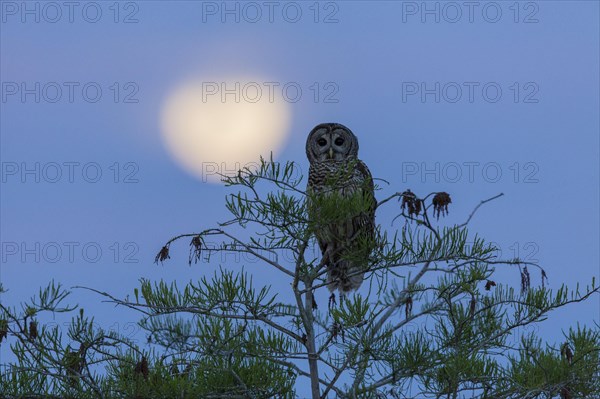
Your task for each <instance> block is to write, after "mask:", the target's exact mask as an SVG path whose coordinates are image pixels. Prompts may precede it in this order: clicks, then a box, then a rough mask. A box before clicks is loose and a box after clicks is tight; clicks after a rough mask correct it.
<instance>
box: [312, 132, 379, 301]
mask: <svg viewBox="0 0 600 399" xmlns="http://www.w3.org/2000/svg"><path fill="white" fill-rule="evenodd" d="M306 156H307V157H308V160H309V162H310V170H309V174H308V187H307V193H308V198H309V202H308V217H309V221H310V222H311V223H312V224H313V226H315V227H314V230H315V236H316V238H317V241H318V242H319V246H320V248H321V253H322V256H323V262H322V263H323V264H324V265H325V266H326V267H327V282H328V288H329V290H330V291H335V290H336V289H337V290H339V291H340V293H346V292H348V291H351V290H355V289H358V288H359V287H360V285H361V284H362V282H363V278H364V274H365V271H366V270H367V268H368V264H369V255H370V253H371V251H372V248H373V245H374V239H375V207H376V204H377V202H376V201H375V195H374V185H373V178H372V177H371V172H369V169H368V168H367V165H365V164H364V163H363V162H362V161H361V160H360V159H358V139H357V138H356V136H355V135H354V134H353V133H352V132H351V131H350V129H348V128H347V127H346V126H344V125H341V124H339V123H322V124H320V125H317V126H316V127H315V128H314V129H313V130H312V131H311V132H310V133H309V135H308V139H307V140H306ZM336 210H337V214H336ZM340 213H341V214H340Z"/></svg>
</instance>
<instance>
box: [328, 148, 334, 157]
mask: <svg viewBox="0 0 600 399" xmlns="http://www.w3.org/2000/svg"><path fill="white" fill-rule="evenodd" d="M329 159H333V148H329Z"/></svg>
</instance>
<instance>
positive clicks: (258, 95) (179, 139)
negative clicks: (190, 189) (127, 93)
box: [161, 78, 291, 183]
mask: <svg viewBox="0 0 600 399" xmlns="http://www.w3.org/2000/svg"><path fill="white" fill-rule="evenodd" d="M262 82H266V83H262ZM267 83H268V80H261V79H257V78H255V79H248V78H225V79H224V78H219V79H215V78H211V79H203V80H200V81H191V82H187V83H185V84H182V85H181V86H179V87H176V88H175V89H174V90H173V91H172V92H171V93H169V94H168V96H167V98H166V100H165V103H164V105H163V108H162V114H161V128H162V133H163V138H164V140H165V143H166V146H167V148H168V150H169V152H170V154H171V155H172V156H173V158H174V160H175V161H176V162H177V163H178V164H179V165H180V166H181V167H183V169H185V170H186V171H188V172H190V173H191V174H193V175H194V176H196V177H198V178H200V179H202V181H204V182H212V183H218V182H220V181H221V175H231V174H236V173H237V171H238V170H240V169H243V168H244V167H251V166H253V165H257V164H258V162H259V157H260V156H261V155H262V156H263V157H266V158H268V157H269V155H270V153H271V152H273V153H276V152H277V151H278V150H279V149H280V148H281V146H282V145H283V143H284V141H285V138H286V136H287V134H288V132H289V127H290V121H291V111H290V107H289V104H288V103H287V102H285V101H284V99H283V96H281V95H278V93H277V92H276V90H273V86H272V85H271V86H269V85H268V84H267Z"/></svg>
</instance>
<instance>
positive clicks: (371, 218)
mask: <svg viewBox="0 0 600 399" xmlns="http://www.w3.org/2000/svg"><path fill="white" fill-rule="evenodd" d="M356 169H357V170H358V172H359V173H360V174H361V175H362V178H361V180H362V183H363V184H362V187H361V191H362V194H363V198H364V200H365V204H367V205H368V207H367V209H365V214H364V215H361V216H362V217H360V218H357V219H360V220H356V222H358V223H360V224H361V226H355V231H357V229H356V227H360V228H364V229H368V230H369V233H370V234H375V209H376V208H377V200H376V199H375V183H374V182H373V176H372V175H371V171H370V170H369V168H368V167H367V165H366V164H365V163H364V162H363V161H361V160H358V162H357V164H356Z"/></svg>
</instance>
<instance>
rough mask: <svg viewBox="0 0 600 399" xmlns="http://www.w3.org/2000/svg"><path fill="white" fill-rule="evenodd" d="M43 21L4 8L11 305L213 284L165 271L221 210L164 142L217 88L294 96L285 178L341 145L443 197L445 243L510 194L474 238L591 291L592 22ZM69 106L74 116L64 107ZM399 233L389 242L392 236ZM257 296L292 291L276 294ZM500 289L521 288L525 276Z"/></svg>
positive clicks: (287, 17) (330, 17) (592, 9)
mask: <svg viewBox="0 0 600 399" xmlns="http://www.w3.org/2000/svg"><path fill="white" fill-rule="evenodd" d="M50 3H51V4H53V5H50V6H48V5H47V4H50ZM50 3H44V2H29V3H27V7H29V8H28V9H27V10H29V11H31V12H27V10H25V9H23V7H24V6H23V3H21V2H10V1H2V2H1V6H2V20H1V25H0V29H1V32H0V33H1V34H0V46H1V57H0V58H1V59H0V67H1V70H0V75H1V80H2V100H1V104H0V105H1V107H2V115H1V121H0V129H1V149H0V155H1V159H2V198H1V206H0V212H1V215H0V217H1V226H0V233H1V241H2V263H1V265H0V279H1V282H2V284H3V286H4V287H5V288H8V289H9V292H8V293H7V294H4V295H3V296H2V301H3V303H5V304H16V303H18V302H19V301H21V300H23V299H25V298H28V297H29V296H31V295H33V294H34V293H36V292H37V289H38V287H40V286H43V285H45V284H46V283H47V282H48V281H49V280H50V279H52V278H54V279H55V280H57V281H60V282H62V283H63V284H64V285H65V286H68V287H69V286H74V285H83V286H91V287H94V288H97V289H99V290H107V291H110V292H112V293H114V294H115V295H122V296H125V295H126V294H127V293H131V292H132V289H133V287H134V286H135V285H136V283H137V281H138V279H139V278H140V277H147V278H150V279H160V278H164V279H166V280H178V281H181V282H186V281H189V280H190V279H197V278H198V277H199V276H200V275H202V274H204V273H207V272H210V273H212V271H213V270H215V269H216V267H217V265H214V264H211V265H210V266H201V265H194V266H192V267H191V268H190V267H188V266H187V247H186V245H185V244H184V243H180V245H178V246H174V247H173V256H172V259H171V260H170V261H169V262H168V263H166V264H165V265H164V266H157V265H155V264H153V260H154V256H155V254H156V252H157V250H158V249H159V248H160V246H161V245H162V244H163V243H164V242H165V241H166V240H167V239H169V238H170V237H172V236H174V235H176V234H178V233H186V232H194V231H199V230H201V229H204V228H206V227H210V226H213V225H215V224H216V223H217V222H218V221H223V220H225V219H227V211H226V209H225V207H224V196H225V195H226V193H227V192H228V190H227V189H226V188H224V187H222V186H219V185H216V184H210V183H206V182H202V181H201V179H198V178H197V177H194V176H192V175H190V174H188V173H187V172H185V171H184V170H183V169H182V168H181V167H180V166H179V165H178V164H177V163H176V162H175V161H174V160H173V158H172V156H171V155H170V154H169V152H168V151H167V150H166V148H165V145H164V142H163V140H162V138H161V131H160V114H161V106H162V104H163V103H164V101H165V98H166V96H167V95H168V93H169V92H170V91H171V90H172V89H173V88H174V87H176V86H177V85H180V84H181V83H182V82H185V81H186V80H189V79H202V78H203V77H204V76H208V75H212V74H215V73H228V74H231V75H248V74H249V75H257V76H264V77H266V78H268V79H269V80H270V81H273V82H278V83H280V84H281V85H284V84H286V83H290V82H292V83H294V84H295V85H297V86H299V87H301V88H302V93H303V95H302V97H301V98H300V99H299V100H298V101H297V102H295V103H291V102H290V103H289V106H290V108H291V111H292V121H291V126H290V129H289V132H288V136H287V138H286V143H285V146H284V148H283V149H282V150H281V151H279V153H277V154H276V158H277V159H278V160H280V161H287V160H292V161H295V162H299V163H300V165H301V168H303V170H304V171H307V161H306V159H305V152H304V142H305V139H306V135H307V134H308V132H309V131H310V129H311V128H312V127H313V126H314V125H316V124H317V123H320V122H324V121H337V122H340V123H343V124H345V125H347V126H348V127H350V128H351V129H352V130H353V131H354V132H355V134H356V135H357V136H358V137H359V140H360V147H361V148H360V154H359V155H360V157H361V159H363V160H364V161H365V162H366V163H367V164H368V165H369V168H370V169H371V171H372V173H373V175H374V176H376V177H380V178H383V179H386V180H387V181H388V182H389V183H390V185H389V186H385V187H383V191H381V192H379V193H378V196H379V197H384V196H385V195H387V194H390V193H392V192H395V191H403V190H405V189H406V188H410V189H411V190H412V191H414V192H417V193H418V194H423V195H424V194H426V193H429V192H432V191H447V192H449V193H450V194H451V195H452V199H453V203H452V205H451V206H450V215H449V217H448V218H447V219H445V220H444V223H447V224H452V223H456V222H461V221H464V220H465V219H466V217H467V216H468V214H469V213H470V211H471V210H472V208H473V207H474V206H475V205H476V204H477V203H479V201H480V200H482V199H486V198H489V197H491V196H493V195H496V194H498V193H501V192H502V193H504V194H505V195H504V197H502V198H500V199H498V200H497V201H495V202H492V203H490V204H488V205H486V206H485V207H483V208H482V209H480V211H479V212H478V213H477V215H476V216H475V218H474V219H473V221H472V231H473V232H477V233H479V234H480V235H482V236H483V237H485V238H487V239H488V240H490V241H494V242H495V243H497V244H498V245H499V247H500V248H501V249H502V251H503V254H505V255H506V256H508V257H512V256H514V254H515V251H519V256H520V257H523V258H527V257H529V258H530V259H532V258H533V259H537V260H539V262H540V264H541V265H542V266H543V267H544V269H545V270H546V271H547V273H548V276H549V279H550V286H551V287H554V288H558V287H559V286H560V284H561V283H563V282H564V283H566V284H568V285H569V286H572V287H574V286H575V284H577V283H581V284H583V285H585V284H587V283H589V282H590V281H591V278H592V277H594V276H596V278H598V277H599V274H600V270H599V267H600V266H599V265H600V256H599V242H600V236H599V225H600V219H599V181H600V174H599V156H600V155H599V151H600V144H599V136H600V134H599V133H600V128H599V107H600V102H599V85H600V82H599V73H598V71H599V69H600V64H599V50H598V49H599V48H600V43H599V41H600V39H599V37H600V35H599V5H598V2H594V1H545V2H542V1H539V2H518V3H515V2H474V3H473V4H474V5H473V9H471V10H469V9H468V8H467V7H466V6H464V4H463V2H447V3H444V2H427V3H422V2H401V1H398V2H392V1H380V2H379V1H374V2H366V1H347V2H321V3H319V4H317V6H316V7H315V3H313V2H295V3H289V2H288V3H285V2H283V3H280V2H275V3H274V4H275V5H274V9H273V14H272V22H271V21H270V20H269V9H268V8H267V7H266V6H264V4H263V3H262V2H257V3H252V4H253V6H247V5H246V3H236V2H229V3H227V4H228V7H231V8H230V9H232V10H236V7H237V11H234V12H233V13H225V14H222V13H223V11H224V10H223V9H222V7H223V5H222V3H221V2H194V1H179V2H178V1H175V2H167V1H140V2H122V3H119V7H117V8H118V15H117V13H116V11H117V8H115V7H114V5H113V3H112V2H106V3H105V2H99V3H93V4H91V5H90V3H86V2H81V3H77V4H76V6H75V8H74V9H73V10H72V15H69V10H68V9H67V8H66V6H64V5H61V4H62V2H50ZM236 4H237V5H236ZM423 4H425V5H423ZM56 5H58V6H56ZM254 5H257V7H258V8H254V9H253V8H251V7H254ZM52 7H54V8H52ZM57 7H58V8H57ZM248 7H250V8H248ZM424 7H427V9H425V8H424ZM257 9H260V12H261V15H260V17H258V15H257V14H255V11H256V10H257ZM57 10H58V12H59V13H60V14H57ZM84 10H85V11H84ZM98 10H99V11H100V14H97V13H96V12H97V11H98ZM284 10H285V12H284ZM298 10H300V11H301V14H299V15H298V14H296V11H298ZM316 10H318V15H317V14H316ZM428 10H429V11H431V12H428ZM457 11H460V14H457ZM470 12H471V14H470ZM498 12H499V14H498ZM36 18H37V19H38V21H36ZM236 18H238V19H239V22H237V21H236ZM436 18H437V19H438V20H437V21H436ZM95 19H98V21H97V22H92V21H94V20H95ZM295 19H298V20H297V21H296V22H292V21H293V20H295ZM115 20H116V21H117V22H115ZM53 21H54V22H53ZM126 21H128V22H129V23H126ZM136 21H137V22H136ZM253 21H254V22H253ZM36 83H37V84H39V90H38V89H36ZM115 84H116V85H115ZM315 84H316V86H314V85H315ZM23 85H24V86H23ZM56 85H58V86H60V87H61V89H62V97H61V98H60V99H58V100H57V101H56V102H51V101H52V99H54V98H55V97H56V96H55V94H54V93H55V92H54V91H52V90H55V88H56ZM69 85H71V87H73V98H72V99H69V98H68V87H70V86H69ZM327 85H329V86H327ZM23 87H25V88H26V89H29V90H33V91H32V92H31V93H30V94H25V95H24V94H23V93H22V88H23ZM84 87H86V88H87V89H86V90H87V91H84V90H83V88H84ZM98 87H100V89H101V90H102V95H101V96H100V97H99V99H98V101H97V102H92V101H91V100H90V99H93V97H94V95H95V94H94V93H95V92H94V90H95V89H96V88H98ZM311 87H313V89H311ZM314 87H319V90H320V94H321V95H320V96H319V99H318V101H315V98H314V96H313V94H314V90H315V89H314ZM15 90H16V92H15ZM117 90H118V95H117ZM423 90H425V93H426V94H423ZM458 90H460V94H461V95H460V96H458V93H459V91H458ZM470 90H472V91H470ZM498 90H500V91H498ZM36 91H37V93H36ZM333 92H334V93H333ZM326 93H333V94H332V97H330V99H331V100H335V102H326V101H325V98H324V95H323V94H326ZM427 93H428V94H427ZM498 93H501V95H500V96H498ZM36 94H38V95H39V96H40V99H39V102H36V98H35V96H36ZM127 95H129V97H127ZM115 96H117V97H116V100H115ZM436 97H437V98H436ZM125 100H133V101H135V100H137V101H135V102H126V101H125ZM36 165H37V166H36ZM57 165H58V166H57ZM36 167H37V168H38V169H37V170H38V171H39V172H35V170H36V169H35V168H36ZM24 169H30V170H34V172H31V173H29V174H27V173H25V174H24V173H23V170H24ZM57 170H58V171H60V173H61V176H60V177H58V178H55V176H56V175H55V172H56V171H57ZM98 171H99V172H101V176H99V177H96V173H97V172H98ZM427 171H429V172H427ZM69 172H72V173H73V175H72V176H69ZM36 173H37V174H39V176H36ZM71 177H72V178H71ZM36 180H39V181H36ZM53 180H56V182H53ZM95 180H97V181H96V182H93V181H95ZM394 214H395V213H394V210H393V209H389V210H387V211H384V212H383V213H382V214H380V215H378V217H379V219H378V221H379V222H380V223H382V224H383V225H386V226H389V223H390V221H391V218H392V217H393V216H394ZM70 243H72V244H70ZM36 245H38V246H39V250H38V249H36V248H38V247H36ZM57 246H58V247H60V248H61V251H62V253H61V254H58V255H55V254H56V252H55V250H56V247H57ZM69 248H73V258H72V259H70V258H69ZM23 249H25V250H27V249H32V251H31V252H26V251H25V252H24V251H23ZM84 249H85V251H84ZM98 249H100V250H101V252H102V254H101V255H96V252H95V251H97V250H98ZM53 251H54V252H53ZM36 256H38V257H39V260H38V259H36ZM131 261H135V262H134V263H132V262H131ZM229 263H231V262H229ZM242 263H244V262H242V261H240V262H239V264H240V265H241V264H242ZM217 264H218V262H217ZM253 267H254V268H256V267H258V266H257V265H256V264H254V265H250V266H249V267H248V270H252V268H253ZM260 276H261V277H260V278H262V279H263V280H260V278H259V280H256V281H257V282H261V283H264V284H273V285H274V286H281V287H287V282H286V281H284V280H283V279H281V280H279V277H278V276H277V275H276V274H273V273H265V274H261V275H260ZM500 276H501V278H502V279H503V280H504V281H506V282H508V283H511V284H513V285H514V286H515V287H518V285H519V275H518V270H516V269H508V270H501V271H500ZM532 276H533V283H534V284H539V282H540V281H539V274H538V273H536V272H533V273H532ZM75 298H77V300H78V301H80V303H82V304H84V305H85V307H86V309H89V310H90V312H93V313H96V314H97V315H98V317H97V319H98V320H99V322H100V323H105V324H104V325H115V326H116V328H118V329H120V330H121V331H122V332H127V331H133V334H136V331H134V330H126V329H127V328H130V327H131V325H129V324H127V323H128V322H130V321H131V320H130V319H128V317H127V316H126V315H120V314H118V313H115V312H114V309H113V308H112V307H111V306H107V305H105V304H99V303H98V298H97V297H96V296H93V295H90V294H88V293H84V292H76V293H75ZM594 320H595V321H596V322H598V321H599V320H600V298H599V297H598V296H596V297H594V298H592V299H591V300H589V301H587V302H586V303H584V304H580V305H576V306H573V307H569V308H567V309H564V310H561V311H557V312H554V313H553V314H552V315H551V316H550V318H549V320H548V321H547V322H546V323H544V324H543V325H541V326H539V331H540V333H541V334H542V336H543V337H545V338H547V339H548V340H550V341H556V340H560V339H561V332H560V330H561V328H568V327H569V326H574V325H576V323H577V322H582V323H585V324H591V323H592V322H593V321H594ZM136 337H137V339H140V342H143V340H144V339H145V338H144V337H143V335H142V334H141V333H139V334H138V335H137V336H136ZM7 349H8V348H7V347H6V346H3V347H2V348H0V357H1V359H6V357H5V356H7Z"/></svg>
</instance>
